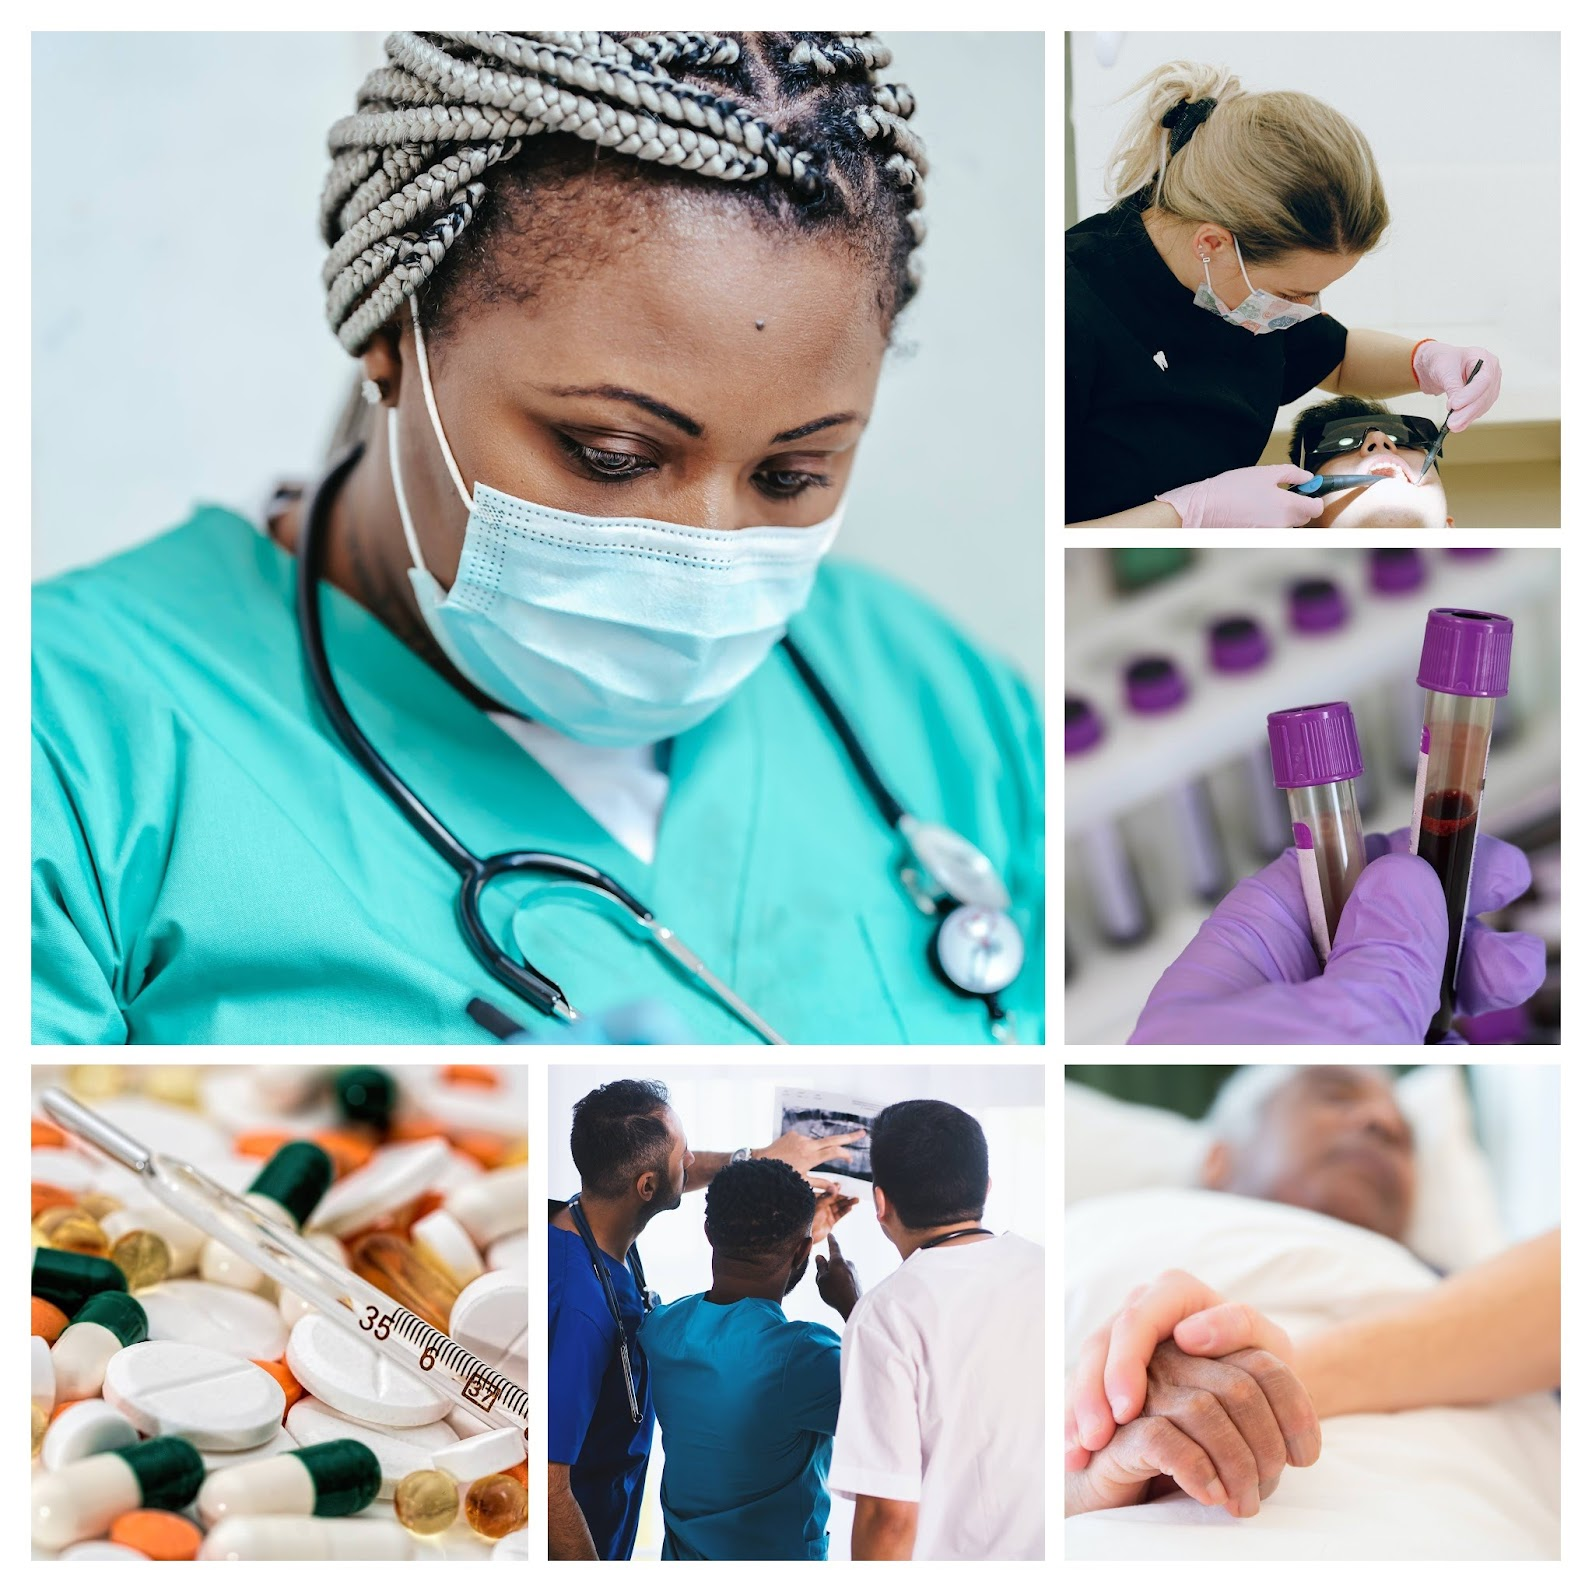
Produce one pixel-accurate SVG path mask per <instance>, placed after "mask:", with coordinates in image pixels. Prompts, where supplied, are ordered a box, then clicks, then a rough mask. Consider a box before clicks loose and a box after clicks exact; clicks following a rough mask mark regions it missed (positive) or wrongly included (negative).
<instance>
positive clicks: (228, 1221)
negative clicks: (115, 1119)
mask: <svg viewBox="0 0 1592 1592" xmlns="http://www.w3.org/2000/svg"><path fill="white" fill-rule="evenodd" d="M39 1099H40V1104H41V1105H42V1106H43V1107H44V1109H45V1111H47V1112H48V1113H49V1115H50V1116H51V1117H53V1118H54V1119H55V1121H56V1122H58V1123H59V1124H60V1125H61V1126H62V1127H63V1128H66V1129H68V1130H70V1131H71V1132H72V1133H74V1134H76V1135H77V1136H78V1137H79V1138H80V1139H82V1140H84V1141H85V1142H86V1143H88V1144H91V1145H93V1147H94V1148H95V1149H97V1150H99V1151H101V1152H102V1153H104V1154H105V1155H108V1156H109V1157H110V1158H111V1159H112V1160H113V1161H116V1162H117V1163H118V1164H120V1165H121V1166H125V1167H126V1168H127V1169H128V1170H129V1171H131V1172H136V1173H137V1174H138V1175H139V1176H140V1177H141V1178H143V1179H144V1181H145V1183H146V1184H147V1186H148V1188H149V1192H150V1193H151V1194H153V1195H154V1196H155V1198H156V1199H158V1200H159V1201H160V1202H161V1204H163V1205H165V1206H168V1207H169V1208H170V1209H171V1210H173V1211H175V1212H176V1213H177V1214H178V1215H179V1216H181V1217H182V1218H183V1220H184V1221H188V1222H192V1223H193V1225H194V1226H195V1227H197V1228H199V1229H200V1230H201V1231H203V1232H205V1233H208V1234H209V1235H210V1236H211V1237H212V1238H214V1239H217V1240H218V1241H219V1242H221V1243H223V1244H225V1245H226V1246H227V1248H228V1249H230V1250H232V1251H233V1253H234V1254H237V1255H241V1256H242V1257H243V1258H244V1259H245V1260H248V1261H250V1262H251V1263H252V1264H254V1265H255V1266H258V1267H259V1269H260V1270H261V1271H263V1272H264V1273H265V1274H266V1275H267V1276H269V1277H273V1278H275V1280H276V1281H277V1282H278V1283H280V1284H281V1285H282V1286H283V1287H284V1288H289V1289H291V1290H292V1291H293V1292H294V1293H296V1294H299V1295H301V1296H302V1297H303V1298H305V1299H307V1300H308V1301H309V1302H310V1303H311V1304H313V1305H315V1306H316V1307H317V1308H318V1309H319V1310H320V1311H321V1313H322V1314H323V1315H324V1316H325V1317H326V1318H327V1320H328V1321H334V1322H337V1323H339V1324H340V1325H342V1326H344V1327H346V1328H347V1330H348V1331H349V1332H351V1333H354V1334H355V1335H356V1336H357V1337H358V1338H359V1340H360V1341H361V1342H362V1343H368V1344H369V1345H370V1346H371V1347H372V1348H373V1349H375V1350H376V1351H377V1352H378V1353H379V1354H384V1355H385V1356H386V1357H387V1358H388V1359H390V1360H393V1361H395V1362H396V1363H397V1364H399V1365H401V1366H402V1367H403V1368H404V1369H405V1370H406V1371H408V1372H409V1373H410V1374H411V1375H413V1376H418V1377H419V1378H420V1379H421V1380H422V1381H423V1382H425V1383H426V1384H427V1385H428V1386H430V1387H433V1388H435V1389H436V1390H437V1391H438V1392H439V1393H442V1394H444V1395H446V1396H447V1397H448V1398H450V1399H452V1400H453V1402H454V1403H455V1404H457V1405H459V1407H460V1408H461V1409H466V1410H468V1411H469V1412H470V1413H471V1414H472V1415H474V1416H475V1417H476V1419H477V1420H480V1421H483V1422H484V1423H485V1424H486V1425H488V1426H508V1427H515V1428H517V1429H518V1430H520V1431H522V1432H524V1431H528V1429H529V1426H530V1399H529V1396H528V1395H527V1393H526V1391H525V1389H524V1388H522V1387H520V1386H518V1384H516V1383H514V1382H511V1381H510V1380H509V1379H508V1378H507V1377H506V1376H504V1375H503V1374H502V1373H501V1372H500V1371H495V1370H493V1368H492V1367H491V1366H490V1365H488V1364H487V1363H486V1362H485V1361H484V1360H481V1359H478V1358H477V1357H476V1356H475V1355H473V1354H471V1353H470V1351H469V1350H468V1349H466V1348H464V1347H463V1346H462V1345H461V1344H459V1343H456V1342H455V1341H454V1340H453V1339H452V1338H450V1337H449V1336H448V1335H447V1334H446V1333H444V1332H439V1331H437V1329H436V1328H435V1327H433V1326H432V1325H431V1324H430V1323H429V1322H426V1321H422V1320H421V1319H420V1317H419V1316H417V1315H414V1314H413V1313H412V1312H410V1311H408V1310H405V1309H404V1307H403V1306H402V1305H400V1304H398V1303H397V1302H396V1301H395V1300H393V1299H390V1298H389V1297H388V1296H387V1295H386V1294H384V1293H383V1292H382V1291H381V1289H379V1288H376V1287H374V1286H372V1285H371V1284H370V1283H368V1282H366V1281H365V1280H364V1278H363V1277H359V1276H356V1275H355V1274H354V1273H353V1272H351V1271H349V1270H348V1269H347V1268H346V1267H344V1266H340V1265H338V1264H337V1262H336V1261H334V1260H331V1259H330V1258H328V1257H327V1256H326V1255H323V1254H322V1253H321V1252H320V1251H319V1250H317V1249H316V1248H314V1246H313V1245H310V1244H307V1243H305V1242H304V1240H303V1239H302V1238H300V1237H299V1236H298V1234H297V1233H295V1232H293V1231H292V1230H291V1229H290V1228H287V1227H284V1226H282V1225H281V1223H280V1222H274V1221H272V1220H271V1219H270V1217H268V1216H266V1215H264V1214H263V1213H261V1212H260V1211H258V1210H256V1209H255V1208H254V1206H252V1205H250V1204H249V1203H248V1202H247V1201H245V1200H243V1199H241V1198H239V1196H238V1195H236V1194H233V1193H232V1192H230V1191H229V1190H227V1189H224V1188H222V1187H221V1185H220V1184H219V1183H216V1182H214V1181H212V1180H211V1179H210V1178H208V1177H206V1176H205V1175H204V1173H203V1172H201V1171H199V1170H198V1169H197V1168H196V1167H192V1166H189V1165H188V1164H187V1163H186V1162H185V1161H178V1160H175V1159H174V1158H172V1157H170V1156H165V1155H160V1154H157V1153H156V1152H155V1151H153V1150H151V1149H149V1148H148V1147H147V1146H146V1145H143V1144H140V1143H139V1142H138V1140H136V1139H135V1138H133V1137H132V1136H131V1135H130V1134H127V1133H124V1132H123V1131H122V1130H121V1129H120V1128H118V1127H117V1126H116V1125H115V1124H114V1123H112V1122H108V1121H106V1119H105V1118H104V1117H102V1116H100V1115H99V1113H98V1112H96V1111H90V1110H89V1109H88V1107H87V1106H84V1105H82V1104H80V1103H79V1102H78V1101H76V1100H74V1099H73V1098H72V1097H71V1096H70V1095H69V1094H66V1093H65V1092H64V1091H63V1090H60V1089H46V1090H45V1091H44V1092H43V1094H42V1095H41V1096H40V1097H39Z"/></svg>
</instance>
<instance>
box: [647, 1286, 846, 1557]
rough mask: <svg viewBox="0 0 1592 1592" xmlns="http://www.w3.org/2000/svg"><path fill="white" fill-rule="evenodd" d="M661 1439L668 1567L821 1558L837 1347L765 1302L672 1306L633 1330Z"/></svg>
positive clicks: (701, 1300) (695, 1298)
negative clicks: (637, 1332)
mask: <svg viewBox="0 0 1592 1592" xmlns="http://www.w3.org/2000/svg"><path fill="white" fill-rule="evenodd" d="M641 1347H642V1349H643V1351H644V1352H645V1354H646V1356H647V1373H648V1376H649V1377H650V1378H651V1381H652V1399H653V1405H654V1407H655V1408H656V1410H657V1412H658V1427H659V1430H660V1431H661V1432H662V1434H663V1485H662V1488H661V1490H660V1493H659V1499H660V1502H661V1503H662V1504H663V1525H664V1538H663V1555H662V1556H663V1557H664V1558H665V1559H827V1558H828V1557H829V1533H828V1531H827V1529H826V1527H827V1526H828V1524H829V1490H828V1479H829V1458H830V1454H831V1452H832V1450H833V1448H834V1440H835V1422H836V1421H837V1419H838V1418H839V1415H840V1338H839V1336H838V1335H837V1334H836V1333H835V1332H833V1331H831V1329H830V1328H828V1327H826V1326H822V1325H820V1324H819V1323H818V1322H815V1321H788V1320H786V1318H785V1312H784V1311H783V1310H782V1309H781V1308H780V1307H779V1305H778V1304H777V1303H776V1302H775V1301H774V1300H772V1299H738V1300H737V1301H736V1302H735V1303H734V1304H732V1305H716V1304H711V1303H709V1301H708V1299H707V1296H706V1295H705V1294H692V1295H691V1296H690V1297H689V1298H686V1299H677V1300H676V1301H675V1302H674V1303H673V1304H672V1305H663V1306H662V1307H660V1308H659V1309H657V1310H654V1311H653V1312H652V1314H651V1315H650V1316H648V1317H647V1319H646V1320H645V1321H644V1322H643V1323H642V1324H641Z"/></svg>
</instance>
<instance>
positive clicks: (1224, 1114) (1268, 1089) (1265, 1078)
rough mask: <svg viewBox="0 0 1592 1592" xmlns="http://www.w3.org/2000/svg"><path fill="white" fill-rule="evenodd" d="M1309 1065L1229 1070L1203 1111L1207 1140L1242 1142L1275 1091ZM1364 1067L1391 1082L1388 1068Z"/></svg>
mask: <svg viewBox="0 0 1592 1592" xmlns="http://www.w3.org/2000/svg"><path fill="white" fill-rule="evenodd" d="M1309 1065H1311V1064H1310V1063H1308V1062H1292V1063H1288V1064H1283V1065H1276V1066H1270V1065H1258V1066H1249V1067H1240V1068H1239V1069H1238V1070H1237V1071H1236V1072H1234V1073H1232V1074H1231V1075H1230V1076H1229V1077H1228V1078H1227V1079H1226V1080H1225V1081H1224V1082H1223V1084H1222V1086H1221V1088H1220V1089H1219V1090H1217V1092H1216V1098H1215V1099H1214V1100H1213V1101H1212V1102H1211V1108H1210V1110H1209V1111H1207V1112H1206V1113H1205V1119H1204V1125H1205V1127H1206V1128H1207V1129H1208V1130H1209V1132H1210V1136H1211V1142H1212V1143H1213V1144H1243V1143H1246V1142H1247V1141H1248V1140H1249V1139H1251V1138H1253V1137H1254V1135H1255V1134H1256V1133H1257V1132H1258V1131H1259V1129H1260V1124H1261V1121H1262V1119H1263V1118H1264V1117H1265V1115H1266V1107H1267V1106H1269V1105H1270V1104H1271V1101H1272V1099H1273V1097H1274V1096H1275V1095H1276V1093H1277V1091H1278V1090H1279V1089H1281V1088H1282V1086H1283V1085H1284V1084H1285V1083H1287V1082H1288V1081H1289V1080H1290V1079H1292V1078H1293V1077H1294V1076H1295V1075H1296V1074H1298V1073H1301V1072H1303V1071H1304V1070H1305V1068H1306V1067H1307V1066H1309ZM1355 1065H1356V1066H1359V1065H1361V1063H1359V1062H1356V1063H1355ZM1368 1070H1369V1071H1372V1072H1380V1073H1382V1074H1383V1075H1384V1076H1385V1077H1386V1078H1387V1080H1388V1082H1389V1083H1391V1082H1392V1081H1393V1078H1394V1073H1393V1069H1392V1068H1391V1067H1387V1066H1381V1065H1376V1064H1373V1065H1372V1066H1370V1067H1369V1068H1368Z"/></svg>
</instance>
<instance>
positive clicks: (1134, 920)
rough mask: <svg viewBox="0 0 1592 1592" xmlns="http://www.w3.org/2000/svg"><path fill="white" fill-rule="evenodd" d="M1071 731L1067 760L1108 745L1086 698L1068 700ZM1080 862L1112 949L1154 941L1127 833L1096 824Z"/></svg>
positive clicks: (1084, 842)
mask: <svg viewBox="0 0 1592 1592" xmlns="http://www.w3.org/2000/svg"><path fill="white" fill-rule="evenodd" d="M1066 726H1067V743H1066V744H1067V756H1068V757H1078V756H1081V755H1082V754H1083V753H1085V752H1088V751H1090V750H1091V749H1092V748H1094V747H1096V746H1098V745H1099V744H1100V742H1101V741H1103V740H1104V739H1105V734H1106V727H1105V723H1104V721H1103V720H1102V719H1101V717H1100V715H1099V714H1098V713H1096V712H1095V710H1094V708H1093V706H1091V704H1090V703H1088V702H1086V701H1085V700H1084V699H1083V698H1082V697H1071V696H1070V697H1068V698H1067V704H1066ZM1078 857H1079V860H1080V862H1081V863H1082V865H1083V871H1084V874H1085V877H1086V878H1087V879H1088V881H1089V898H1090V901H1091V903H1092V904H1093V907H1094V916H1095V923H1096V926H1097V927H1098V928H1099V930H1100V933H1101V935H1102V937H1103V938H1105V939H1106V940H1107V941H1109V942H1110V943H1111V944H1112V945H1117V946H1128V945H1137V944H1138V943H1139V942H1140V941H1141V940H1143V939H1145V938H1146V937H1147V936H1148V935H1149V932H1150V909H1149V907H1147V906H1146V905H1145V901H1144V889H1143V887H1142V886H1141V885H1140V883H1139V876H1138V873H1137V871H1136V870H1135V869H1134V866H1133V859H1132V858H1131V857H1130V856H1129V855H1128V848H1127V846H1126V845H1125V844H1124V843H1123V839H1122V831H1121V830H1120V829H1119V828H1118V827H1117V825H1116V823H1115V822H1114V821H1113V820H1111V819H1107V820H1106V822H1105V823H1102V824H1097V825H1096V826H1095V827H1094V828H1093V829H1091V830H1089V831H1088V833H1086V834H1085V835H1083V836H1082V837H1081V843H1080V845H1079V846H1078Z"/></svg>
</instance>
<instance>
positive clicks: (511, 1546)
mask: <svg viewBox="0 0 1592 1592" xmlns="http://www.w3.org/2000/svg"><path fill="white" fill-rule="evenodd" d="M530 1556H531V1531H530V1527H529V1526H527V1527H525V1528H524V1530H522V1531H511V1532H510V1533H509V1534H508V1535H507V1536H506V1537H499V1538H498V1539H497V1541H496V1542H495V1543H493V1545H492V1557H493V1558H494V1559H528V1558H530Z"/></svg>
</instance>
